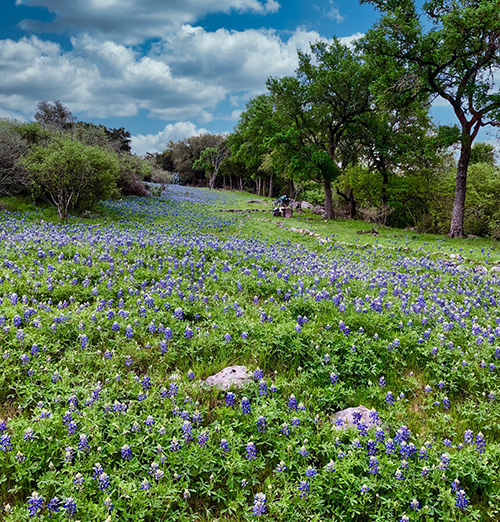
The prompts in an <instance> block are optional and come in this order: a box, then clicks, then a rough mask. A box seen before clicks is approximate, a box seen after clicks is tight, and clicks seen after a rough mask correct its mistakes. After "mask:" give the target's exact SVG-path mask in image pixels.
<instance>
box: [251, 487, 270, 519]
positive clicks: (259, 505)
mask: <svg viewBox="0 0 500 522" xmlns="http://www.w3.org/2000/svg"><path fill="white" fill-rule="evenodd" d="M266 502H267V498H266V495H264V493H257V494H256V495H255V496H254V501H253V508H252V514H253V516H254V517H260V516H262V515H264V514H265V513H266V511H267V504H266Z"/></svg>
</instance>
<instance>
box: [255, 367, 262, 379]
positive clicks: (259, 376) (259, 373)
mask: <svg viewBox="0 0 500 522" xmlns="http://www.w3.org/2000/svg"><path fill="white" fill-rule="evenodd" d="M263 377H264V372H263V371H262V370H261V369H260V368H257V369H255V370H254V372H253V378H254V379H255V380H256V381H260V380H261V379H262V378H263Z"/></svg>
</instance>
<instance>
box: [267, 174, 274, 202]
mask: <svg viewBox="0 0 500 522" xmlns="http://www.w3.org/2000/svg"><path fill="white" fill-rule="evenodd" d="M267 197H268V198H272V197H273V175H272V174H271V177H270V178H269V194H268V195H267Z"/></svg>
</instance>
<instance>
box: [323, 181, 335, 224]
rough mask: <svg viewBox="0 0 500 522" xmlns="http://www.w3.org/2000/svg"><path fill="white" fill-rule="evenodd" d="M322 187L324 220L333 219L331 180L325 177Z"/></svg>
mask: <svg viewBox="0 0 500 522" xmlns="http://www.w3.org/2000/svg"><path fill="white" fill-rule="evenodd" d="M323 187H324V189H325V213H326V219H333V204H332V180H331V179H330V178H329V177H325V180H324V183H323Z"/></svg>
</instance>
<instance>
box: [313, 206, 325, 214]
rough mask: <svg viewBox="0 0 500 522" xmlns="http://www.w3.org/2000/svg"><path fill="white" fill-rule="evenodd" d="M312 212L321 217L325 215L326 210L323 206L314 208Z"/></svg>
mask: <svg viewBox="0 0 500 522" xmlns="http://www.w3.org/2000/svg"><path fill="white" fill-rule="evenodd" d="M311 212H312V213H313V214H317V215H318V216H320V215H321V214H324V213H325V209H324V208H323V207H322V206H321V205H316V206H315V207H313V209H312V210H311Z"/></svg>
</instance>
